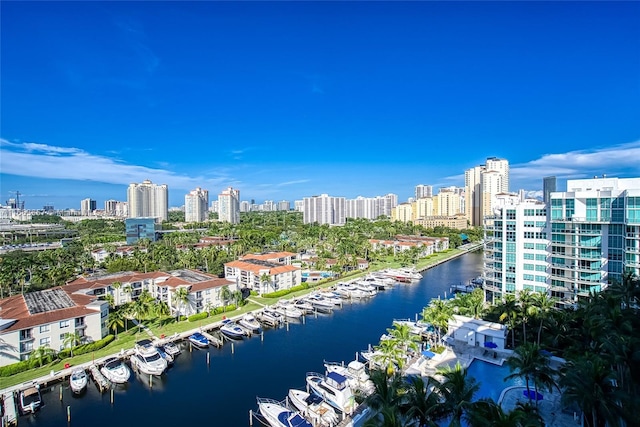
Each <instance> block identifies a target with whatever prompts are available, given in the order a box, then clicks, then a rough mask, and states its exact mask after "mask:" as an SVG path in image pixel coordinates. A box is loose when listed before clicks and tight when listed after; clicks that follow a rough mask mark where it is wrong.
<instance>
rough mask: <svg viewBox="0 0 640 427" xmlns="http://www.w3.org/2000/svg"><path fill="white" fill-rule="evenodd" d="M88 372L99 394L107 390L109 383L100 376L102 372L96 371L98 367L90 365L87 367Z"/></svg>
mask: <svg viewBox="0 0 640 427" xmlns="http://www.w3.org/2000/svg"><path fill="white" fill-rule="evenodd" d="M89 372H90V373H91V376H92V377H93V381H94V382H95V383H96V385H97V386H98V389H99V390H100V393H102V392H104V391H105V390H106V389H108V388H109V386H110V385H111V384H110V383H109V380H107V379H106V378H105V377H104V375H102V372H100V370H99V369H98V367H97V366H96V365H91V366H90V367H89Z"/></svg>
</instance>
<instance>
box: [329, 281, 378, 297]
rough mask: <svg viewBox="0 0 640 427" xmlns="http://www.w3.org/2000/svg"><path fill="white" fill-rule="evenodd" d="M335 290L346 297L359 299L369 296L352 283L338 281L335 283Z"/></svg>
mask: <svg viewBox="0 0 640 427" xmlns="http://www.w3.org/2000/svg"><path fill="white" fill-rule="evenodd" d="M336 292H339V293H340V294H341V295H346V296H347V298H356V299H360V298H367V297H370V296H371V294H370V293H369V292H367V291H363V290H362V289H358V288H357V287H356V286H355V285H354V284H353V283H338V284H337V285H336Z"/></svg>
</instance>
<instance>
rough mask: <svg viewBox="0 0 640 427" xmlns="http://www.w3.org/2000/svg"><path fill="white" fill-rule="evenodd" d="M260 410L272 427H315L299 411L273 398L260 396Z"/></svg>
mask: <svg viewBox="0 0 640 427" xmlns="http://www.w3.org/2000/svg"><path fill="white" fill-rule="evenodd" d="M258 411H259V413H260V415H262V416H263V417H264V419H265V420H266V421H267V422H268V423H269V425H270V426H271V427H313V424H311V423H310V422H309V421H307V420H306V419H305V418H304V417H303V416H302V415H301V414H300V413H299V412H298V411H292V410H291V409H289V408H287V406H286V405H285V404H283V402H277V401H275V400H273V399H265V398H260V397H258Z"/></svg>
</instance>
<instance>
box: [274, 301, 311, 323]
mask: <svg viewBox="0 0 640 427" xmlns="http://www.w3.org/2000/svg"><path fill="white" fill-rule="evenodd" d="M273 309H274V310H275V311H276V312H277V313H280V315H282V316H284V317H289V318H291V319H299V318H301V317H302V316H303V315H304V313H303V312H302V310H300V309H298V308H296V307H294V306H293V304H287V303H284V304H282V302H278V303H276V304H274V305H273Z"/></svg>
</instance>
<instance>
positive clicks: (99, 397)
mask: <svg viewBox="0 0 640 427" xmlns="http://www.w3.org/2000/svg"><path fill="white" fill-rule="evenodd" d="M481 261H482V256H481V254H480V253H469V254H466V255H464V256H462V257H459V258H457V259H453V260H451V261H448V262H446V263H444V264H441V265H439V266H437V267H434V268H431V269H429V270H427V271H425V272H424V273H423V274H424V277H423V279H422V280H420V281H419V282H415V283H411V284H401V285H398V286H395V287H394V288H393V289H389V290H386V291H382V292H379V293H378V295H377V296H375V297H373V298H367V299H362V300H359V299H351V300H344V301H343V306H342V308H339V307H338V308H336V309H335V310H332V311H330V312H327V313H318V312H316V313H315V314H313V315H307V316H306V318H307V319H306V321H304V322H285V323H280V324H279V325H277V326H276V327H270V328H265V329H264V330H263V331H262V333H261V334H260V338H256V337H253V338H246V339H243V340H233V342H232V343H225V344H224V345H222V347H220V348H214V347H212V346H209V347H208V348H204V349H202V350H200V351H195V349H194V351H184V350H185V349H188V348H189V343H188V342H187V341H185V339H186V338H187V337H188V336H189V335H190V333H185V334H177V335H175V336H171V337H168V338H166V337H163V338H162V340H161V341H165V342H174V343H176V344H177V345H179V346H181V347H182V353H181V354H180V356H179V357H178V358H177V359H176V362H175V363H174V364H173V366H172V367H171V368H170V369H168V370H167V371H166V372H164V373H163V374H162V375H159V376H153V381H152V382H151V381H150V379H149V378H147V376H146V375H145V376H144V377H141V376H140V374H137V373H132V378H131V379H130V380H129V381H128V383H126V384H124V385H123V386H118V387H112V388H111V390H112V391H111V393H100V391H99V389H98V388H97V387H88V388H87V389H86V393H83V394H82V395H81V396H80V395H75V394H73V393H72V391H71V390H70V389H69V387H68V385H66V384H64V383H62V384H60V383H51V384H52V385H47V386H44V387H42V389H41V391H42V397H43V400H44V402H45V404H44V405H43V407H42V408H41V410H40V411H38V412H36V413H35V414H34V415H27V416H26V418H28V422H29V424H30V425H37V426H58V425H61V424H63V423H67V420H68V419H70V424H76V425H88V424H92V425H95V426H98V427H101V426H105V427H106V426H108V425H113V424H114V423H116V424H126V423H127V422H129V421H130V416H131V414H132V413H134V412H135V411H140V409H141V408H145V410H146V412H145V413H146V418H147V419H148V421H149V422H156V423H167V422H169V423H180V424H183V423H187V424H188V423H196V422H198V420H199V419H198V418H197V417H195V415H194V416H193V418H192V416H191V415H190V414H189V412H188V411H176V410H171V408H175V407H176V406H175V402H177V401H179V400H181V399H184V397H185V395H186V394H188V396H189V400H190V405H200V406H206V407H209V408H211V410H212V411H213V413H214V414H215V424H216V425H227V426H242V425H248V423H249V422H248V414H249V411H250V410H252V409H255V408H256V397H257V396H260V397H265V398H271V399H275V400H281V399H284V398H285V397H286V396H287V395H288V393H289V390H290V389H291V388H298V389H305V386H306V385H305V375H306V373H307V372H313V371H316V372H324V370H325V367H324V360H347V361H348V360H352V359H353V355H354V354H355V353H356V352H357V351H359V350H360V349H362V348H367V346H369V345H370V344H376V343H377V342H378V340H379V337H380V334H381V333H382V332H384V331H385V330H386V328H387V327H389V325H390V323H391V322H392V320H393V319H399V318H415V316H416V313H419V312H421V310H422V308H423V307H424V306H425V305H426V304H427V303H428V302H429V300H430V299H431V298H434V297H438V296H439V295H443V294H444V292H446V291H448V283H451V281H452V280H454V281H466V280H468V278H469V277H475V276H477V275H478V273H479V272H480V270H481ZM256 317H258V316H257V313H256ZM303 319H304V317H303ZM206 333H207V334H210V335H213V334H215V333H217V332H214V331H208V332H206ZM345 343H348V344H345ZM230 344H232V345H230ZM121 357H122V358H127V357H128V354H127V352H124V354H122V355H121ZM99 363H100V361H96V364H99ZM68 375H69V374H67V376H68ZM257 379H259V381H258V380H257ZM91 382H93V381H91ZM60 387H62V392H60ZM60 398H61V399H60ZM54 401H55V402H56V404H51V403H53V402H54ZM47 403H49V404H47ZM67 407H69V408H70V409H69V413H67ZM354 413H355V414H358V413H359V412H358V410H357V409H356V410H355V412H354ZM20 421H22V420H20Z"/></svg>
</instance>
